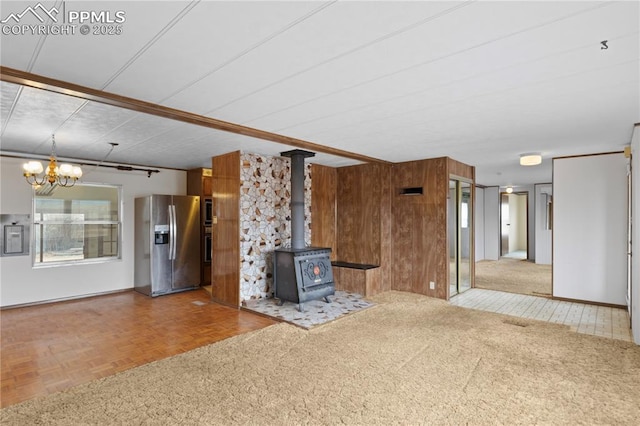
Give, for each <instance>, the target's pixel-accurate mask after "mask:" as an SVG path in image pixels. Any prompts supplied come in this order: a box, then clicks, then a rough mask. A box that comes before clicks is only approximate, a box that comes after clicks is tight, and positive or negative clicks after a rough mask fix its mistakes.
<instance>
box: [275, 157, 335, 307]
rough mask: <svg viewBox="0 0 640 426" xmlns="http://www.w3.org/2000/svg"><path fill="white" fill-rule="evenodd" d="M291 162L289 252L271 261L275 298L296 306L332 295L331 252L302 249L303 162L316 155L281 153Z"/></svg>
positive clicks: (277, 255)
mask: <svg viewBox="0 0 640 426" xmlns="http://www.w3.org/2000/svg"><path fill="white" fill-rule="evenodd" d="M281 155H282V156H284V157H289V158H291V248H282V249H278V250H275V252H274V259H273V270H274V274H273V282H274V287H275V289H274V295H275V297H276V298H278V299H280V304H281V305H282V304H283V303H284V302H285V301H288V302H293V303H297V304H298V310H299V311H300V312H302V311H303V310H304V306H303V303H304V302H307V301H310V300H316V299H322V298H324V299H325V301H326V302H330V300H329V296H331V295H333V294H335V284H334V282H333V270H332V269H331V249H330V248H327V247H305V242H304V159H305V158H307V157H313V156H314V155H315V154H314V153H313V152H309V151H303V150H300V149H295V150H292V151H286V152H283V153H281Z"/></svg>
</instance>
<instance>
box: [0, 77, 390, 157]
mask: <svg viewBox="0 0 640 426" xmlns="http://www.w3.org/2000/svg"><path fill="white" fill-rule="evenodd" d="M0 80H2V81H6V82H8V83H15V84H20V85H23V86H28V87H34V88H36V89H43V90H47V91H50V92H54V93H60V94H63V95H67V96H73V97H76V98H80V99H84V100H87V101H92V102H99V103H102V104H106V105H112V106H116V107H120V108H125V109H129V110H133V111H137V112H142V113H145V114H151V115H155V116H158V117H164V118H168V119H171V120H177V121H182V122H184V123H190V124H195V125H198V126H203V127H208V128H211V129H216V130H221V131H224V132H231V133H236V134H239V135H244V136H250V137H253V138H258V139H263V140H266V141H271V142H276V143H281V144H285V145H290V146H293V147H296V148H301V149H305V150H310V151H314V152H321V153H324V154H330V155H336V156H338V157H345V158H350V159H352V160H358V161H363V162H365V163H383V164H391V163H390V162H388V161H384V160H381V159H378V158H373V157H369V156H366V155H362V154H357V153H355V152H350V151H344V150H342V149H338V148H332V147H329V146H325V145H320V144H318V143H314V142H309V141H306V140H303V139H297V138H292V137H289V136H284V135H280V134H277V133H272V132H267V131H265V130H260V129H255V128H253V127H247V126H243V125H241V124H236V123H231V122H228V121H223V120H218V119H215V118H211V117H207V116H204V115H199V114H194V113H191V112H187V111H182V110H179V109H174V108H169V107H166V106H162V105H158V104H154V103H151V102H145V101H141V100H139V99H133V98H129V97H126V96H121V95H117V94H115V93H109V92H104V91H102V90H97V89H92V88H90V87H85V86H80V85H78V84H74V83H69V82H66V81H62V80H56V79H53V78H49V77H44V76H41V75H37V74H32V73H29V72H25V71H20V70H16V69H13V68H8V67H4V66H0Z"/></svg>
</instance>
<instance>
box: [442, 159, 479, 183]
mask: <svg viewBox="0 0 640 426" xmlns="http://www.w3.org/2000/svg"><path fill="white" fill-rule="evenodd" d="M447 165H448V167H449V175H450V176H451V175H453V176H458V177H461V178H465V179H470V180H472V181H473V182H475V180H476V168H475V167H473V166H470V165H468V164H464V163H461V162H459V161H456V160H454V159H452V158H448V157H447Z"/></svg>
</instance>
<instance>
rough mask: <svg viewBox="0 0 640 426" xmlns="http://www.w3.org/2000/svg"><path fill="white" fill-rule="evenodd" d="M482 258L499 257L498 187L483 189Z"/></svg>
mask: <svg viewBox="0 0 640 426" xmlns="http://www.w3.org/2000/svg"><path fill="white" fill-rule="evenodd" d="M484 258H485V259H487V260H498V259H500V188H498V187H497V186H492V187H489V188H485V189H484Z"/></svg>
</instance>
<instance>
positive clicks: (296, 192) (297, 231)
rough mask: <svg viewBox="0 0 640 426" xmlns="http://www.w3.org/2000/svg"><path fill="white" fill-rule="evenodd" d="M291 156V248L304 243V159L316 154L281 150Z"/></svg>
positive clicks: (286, 155)
mask: <svg viewBox="0 0 640 426" xmlns="http://www.w3.org/2000/svg"><path fill="white" fill-rule="evenodd" d="M280 155H282V156H283V157H289V158H291V248H292V249H303V248H305V247H306V245H305V243H304V159H305V158H307V157H313V156H314V155H316V154H315V153H313V152H310V151H304V150H302V149H294V150H291V151H285V152H281V153H280Z"/></svg>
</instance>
